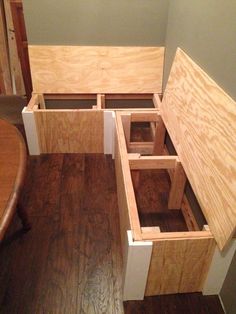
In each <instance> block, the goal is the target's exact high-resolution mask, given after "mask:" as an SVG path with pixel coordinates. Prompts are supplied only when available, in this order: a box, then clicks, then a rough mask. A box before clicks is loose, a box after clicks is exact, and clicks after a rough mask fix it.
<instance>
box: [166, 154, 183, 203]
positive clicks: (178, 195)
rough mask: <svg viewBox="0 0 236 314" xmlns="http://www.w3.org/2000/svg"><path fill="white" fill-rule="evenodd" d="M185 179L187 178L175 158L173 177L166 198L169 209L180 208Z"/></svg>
mask: <svg viewBox="0 0 236 314" xmlns="http://www.w3.org/2000/svg"><path fill="white" fill-rule="evenodd" d="M186 180H187V178H186V175H185V172H184V169H183V167H182V165H181V162H180V161H179V159H178V160H176V164H175V169H174V173H173V177H172V179H171V189H170V194H169V200H168V208H169V209H180V207H181V204H182V200H183V196H184V188H185V185H186Z"/></svg>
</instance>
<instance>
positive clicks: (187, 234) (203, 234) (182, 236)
mask: <svg viewBox="0 0 236 314" xmlns="http://www.w3.org/2000/svg"><path fill="white" fill-rule="evenodd" d="M141 230H142V229H141ZM211 237H212V238H213V236H212V233H211V232H210V231H209V230H206V231H180V232H159V231H158V230H157V231H155V230H150V231H148V230H146V231H145V232H142V239H143V240H148V241H152V240H155V241H158V240H167V241H168V240H170V241H171V240H178V239H179V240H187V239H204V238H211Z"/></svg>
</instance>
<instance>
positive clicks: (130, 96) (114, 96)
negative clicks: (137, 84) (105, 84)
mask: <svg viewBox="0 0 236 314" xmlns="http://www.w3.org/2000/svg"><path fill="white" fill-rule="evenodd" d="M106 99H108V100H122V99H124V100H135V99H137V100H146V99H153V94H106Z"/></svg>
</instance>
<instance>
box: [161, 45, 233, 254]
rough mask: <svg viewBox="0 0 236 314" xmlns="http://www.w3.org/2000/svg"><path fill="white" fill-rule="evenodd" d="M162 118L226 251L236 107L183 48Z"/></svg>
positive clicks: (230, 226)
mask: <svg viewBox="0 0 236 314" xmlns="http://www.w3.org/2000/svg"><path fill="white" fill-rule="evenodd" d="M161 115H162V118H163V120H164V122H165V125H166V127H167V130H168V132H169V134H170V137H171V139H172V141H173V143H174V146H175V149H176V151H177V153H178V156H179V159H180V161H181V163H182V165H183V167H184V170H185V172H186V174H187V177H188V179H189V181H190V183H191V185H192V188H193V190H194V193H195V195H196V197H197V199H198V201H199V203H200V206H201V208H202V211H203V212H204V215H205V217H206V219H207V221H208V224H209V227H210V230H211V231H212V233H213V234H214V236H215V239H216V241H217V243H218V246H219V248H220V249H223V248H224V247H225V246H226V244H227V243H228V241H229V240H230V238H231V237H232V236H233V234H234V233H235V230H236V193H235V191H236V154H235V152H236V137H235V134H236V104H235V102H234V101H233V100H232V99H231V98H230V97H229V96H228V95H227V94H225V93H224V91H223V90H222V89H221V88H220V87H219V86H218V85H217V84H216V83H215V82H214V81H213V80H212V79H211V78H210V77H209V76H207V74H206V73H205V72H204V71H203V70H201V69H200V68H199V67H198V66H197V65H196V64H195V63H194V62H193V61H192V60H191V59H190V58H189V57H188V56H187V55H186V54H185V53H184V52H183V51H182V50H180V49H178V51H177V54H176V57H175V60H174V63H173V66H172V69H171V73H170V76H169V80H168V84H167V87H166V90H165V94H164V99H163V102H162V105H161Z"/></svg>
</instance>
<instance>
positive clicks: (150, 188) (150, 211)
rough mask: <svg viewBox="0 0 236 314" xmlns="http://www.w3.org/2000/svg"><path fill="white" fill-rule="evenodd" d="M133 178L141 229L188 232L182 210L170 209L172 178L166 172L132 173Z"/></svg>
mask: <svg viewBox="0 0 236 314" xmlns="http://www.w3.org/2000/svg"><path fill="white" fill-rule="evenodd" d="M131 176H132V181H133V187H134V192H135V198H136V203H137V208H138V214H139V219H140V225H141V227H152V226H158V227H159V228H160V231H161V232H175V231H188V227H187V224H186V222H185V220H184V216H183V214H182V211H181V209H177V210H173V209H168V198H169V193H170V178H169V175H168V173H167V171H166V170H162V169H160V170H139V171H131Z"/></svg>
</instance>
